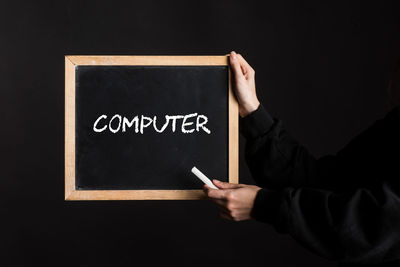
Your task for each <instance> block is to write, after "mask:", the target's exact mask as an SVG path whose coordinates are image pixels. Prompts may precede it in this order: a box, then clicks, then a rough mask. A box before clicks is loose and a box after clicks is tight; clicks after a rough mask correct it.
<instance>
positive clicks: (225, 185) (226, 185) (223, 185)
mask: <svg viewBox="0 0 400 267" xmlns="http://www.w3.org/2000/svg"><path fill="white" fill-rule="evenodd" d="M213 184H215V186H216V187H218V188H222V189H234V188H240V187H241V185H240V184H231V183H225V182H221V181H219V180H216V179H213Z"/></svg>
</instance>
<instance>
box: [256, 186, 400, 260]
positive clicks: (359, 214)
mask: <svg viewBox="0 0 400 267" xmlns="http://www.w3.org/2000/svg"><path fill="white" fill-rule="evenodd" d="M397 189H398V187H397ZM252 216H253V218H255V219H256V220H258V221H262V222H266V223H270V224H272V225H273V226H274V227H275V228H276V230H277V231H278V232H281V233H289V234H290V235H291V236H293V237H294V238H295V239H296V240H297V241H298V242H300V243H301V244H303V245H304V246H305V247H307V248H309V249H310V250H311V251H313V252H315V253H317V254H319V255H320V256H323V257H326V258H328V259H333V260H339V261H343V262H352V263H378V262H386V261H392V260H398V259H400V196H399V192H398V191H397V192H396V187H395V186H394V185H391V184H389V183H382V185H381V186H380V187H376V188H375V189H374V190H367V189H358V190H354V191H351V192H347V193H333V192H330V191H325V190H318V189H314V188H296V189H295V188H285V189H283V190H279V191H271V190H268V189H261V190H260V191H259V192H258V194H257V196H256V200H255V203H254V207H253V211H252Z"/></svg>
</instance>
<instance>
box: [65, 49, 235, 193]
mask: <svg viewBox="0 0 400 267" xmlns="http://www.w3.org/2000/svg"><path fill="white" fill-rule="evenodd" d="M79 65H156V66H168V65H171V66H172V65H179V66H185V65H190V66H201V65H214V66H228V72H229V92H228V94H229V95H228V109H229V112H228V113H229V119H228V122H229V135H228V136H229V149H228V156H229V160H228V164H229V171H228V177H229V178H228V179H229V182H230V183H238V181H239V178H238V176H239V167H238V163H239V162H238V159H239V158H238V153H239V125H238V118H239V116H238V114H239V113H238V103H237V101H236V98H235V97H234V95H233V92H232V88H231V70H230V67H229V56H228V55H225V56H65V200H146V199H152V200H154V199H159V200H161V199H165V200H183V199H204V198H205V195H204V193H203V191H202V190H76V188H75V67H76V66H79Z"/></svg>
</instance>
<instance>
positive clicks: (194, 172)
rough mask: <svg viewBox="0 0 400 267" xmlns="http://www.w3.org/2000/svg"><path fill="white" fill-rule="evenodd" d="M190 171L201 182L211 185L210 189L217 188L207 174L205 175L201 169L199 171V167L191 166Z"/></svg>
mask: <svg viewBox="0 0 400 267" xmlns="http://www.w3.org/2000/svg"><path fill="white" fill-rule="evenodd" d="M192 173H193V174H194V175H196V176H197V178H199V179H200V180H201V181H202V182H203V183H205V184H206V185H208V186H209V187H211V188H212V189H218V187H216V186H215V185H214V184H213V183H212V182H211V180H210V179H208V178H207V176H205V175H204V174H203V173H202V172H201V171H199V169H197V168H196V167H193V168H192Z"/></svg>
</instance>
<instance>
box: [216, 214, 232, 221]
mask: <svg viewBox="0 0 400 267" xmlns="http://www.w3.org/2000/svg"><path fill="white" fill-rule="evenodd" d="M219 216H220V217H221V218H222V219H225V220H230V221H231V220H233V218H232V216H230V215H229V214H228V213H225V212H220V213H219Z"/></svg>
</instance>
